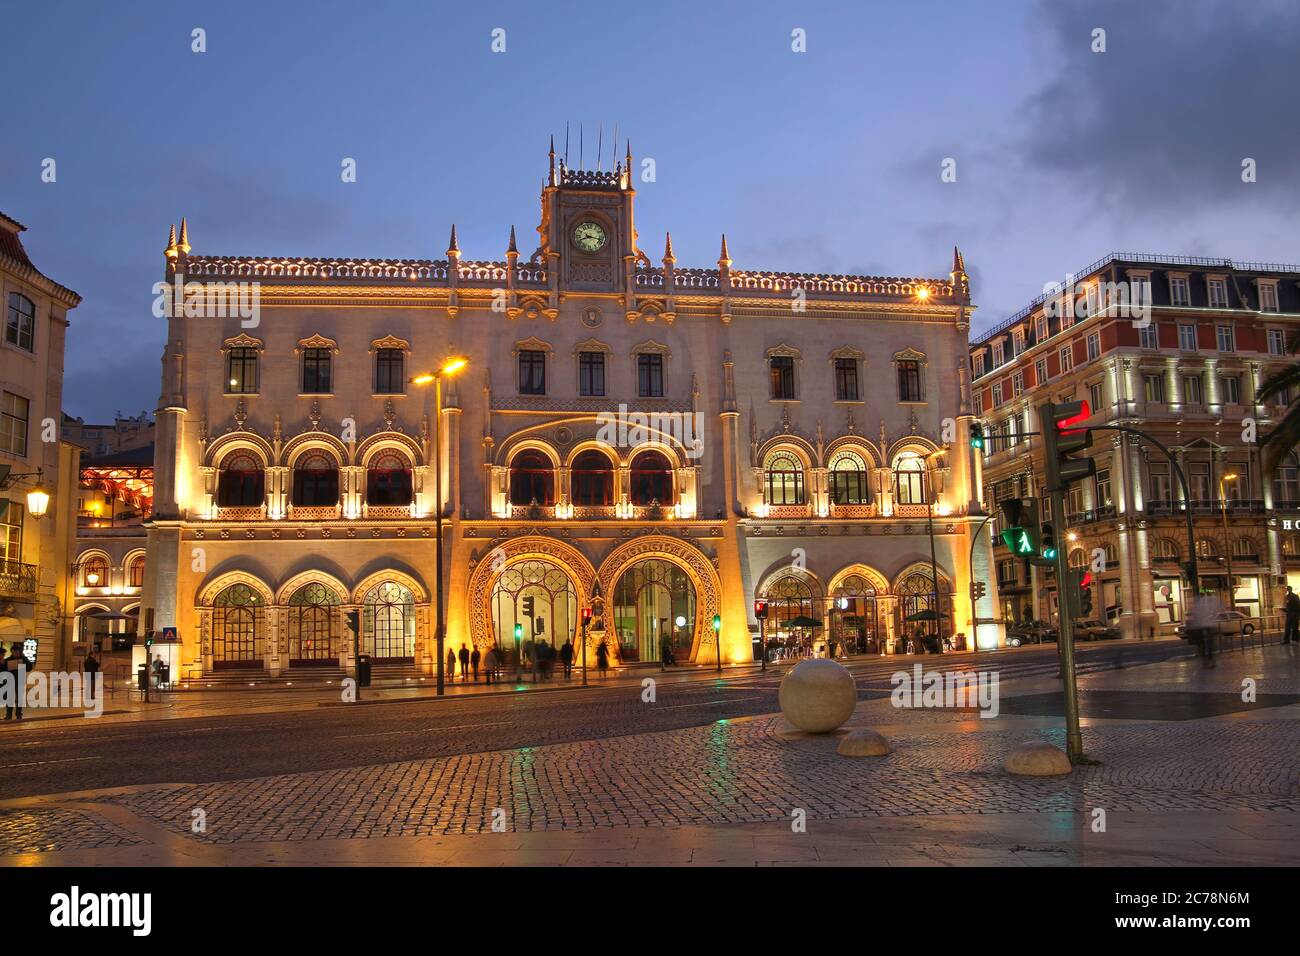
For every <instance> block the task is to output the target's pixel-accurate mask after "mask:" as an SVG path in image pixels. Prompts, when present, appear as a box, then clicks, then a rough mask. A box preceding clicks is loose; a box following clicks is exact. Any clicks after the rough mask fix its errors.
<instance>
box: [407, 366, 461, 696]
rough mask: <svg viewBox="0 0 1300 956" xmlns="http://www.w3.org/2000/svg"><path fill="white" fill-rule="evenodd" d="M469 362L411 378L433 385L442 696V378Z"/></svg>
mask: <svg viewBox="0 0 1300 956" xmlns="http://www.w3.org/2000/svg"><path fill="white" fill-rule="evenodd" d="M468 364H469V360H468V359H464V358H452V359H448V360H447V361H446V362H444V363H443V365H442V368H440V369H438V371H436V372H425V373H423V374H421V375H417V376H415V377H414V378H412V379H411V384H412V385H428V384H430V383H432V384H433V511H434V545H435V547H436V548H437V552H438V553H437V556H436V558H435V560H434V574H435V575H436V577H437V579H438V580H437V594H436V596H435V601H436V602H437V605H436V606H437V611H436V613H435V615H434V617H435V621H436V623H435V624H434V639H435V641H436V643H437V645H438V696H439V697H441V696H442V695H443V694H444V693H446V683H445V682H446V676H445V674H444V672H443V655H442V649H443V643H444V641H445V640H446V635H445V634H444V633H443V632H444V630H445V624H446V618H445V615H446V610H445V606H444V605H443V601H442V379H443V376H445V375H455V374H456V373H457V372H459V371H460V370H461V369H463V368H464V367H465V366H466V365H468Z"/></svg>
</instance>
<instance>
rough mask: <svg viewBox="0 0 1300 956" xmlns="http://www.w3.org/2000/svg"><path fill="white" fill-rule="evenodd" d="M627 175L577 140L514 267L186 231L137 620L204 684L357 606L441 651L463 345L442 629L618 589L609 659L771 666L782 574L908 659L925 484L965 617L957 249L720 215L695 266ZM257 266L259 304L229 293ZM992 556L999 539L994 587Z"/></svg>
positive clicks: (306, 644) (556, 622)
mask: <svg viewBox="0 0 1300 956" xmlns="http://www.w3.org/2000/svg"><path fill="white" fill-rule="evenodd" d="M632 168H633V167H632V158H631V154H630V151H629V153H628V155H627V156H626V158H625V160H624V161H623V162H621V163H619V164H618V166H617V167H616V169H615V170H614V171H612V172H609V171H578V170H572V169H568V168H566V167H565V165H564V164H563V162H557V160H556V157H555V155H554V153H553V152H552V153H551V156H550V165H549V168H548V170H547V176H546V180H545V184H544V186H543V189H542V196H541V221H540V224H539V225H538V227H537V237H538V241H537V247H536V251H533V252H531V253H530V254H528V253H521V252H520V251H519V249H518V247H517V245H516V240H515V232H514V230H513V229H511V230H510V241H509V244H508V248H507V250H506V254H505V259H504V260H503V261H495V262H488V261H470V260H467V259H463V258H462V256H461V251H460V249H459V245H458V242H457V238H456V232H455V228H454V227H453V229H452V231H451V242H450V245H449V248H448V249H447V252H446V257H445V258H444V259H438V260H430V259H409V260H361V259H356V260H342V259H290V258H284V259H263V258H248V257H238V256H235V257H225V256H215V255H200V254H196V253H192V252H191V251H190V244H189V241H188V229H187V228H186V225H185V224H184V223H182V229H181V234H180V238H179V239H176V238H172V239H171V240H170V241H169V243H168V249H167V270H166V274H165V281H166V287H165V288H161V289H160V291H161V293H162V296H163V298H164V299H165V301H166V311H167V313H168V317H167V322H168V336H167V346H166V350H165V354H164V356H163V392H162V400H161V401H160V403H159V408H158V410H157V413H156V421H157V453H156V469H155V474H156V483H155V498H154V502H153V514H152V518H151V520H150V522H149V527H150V530H149V560H148V562H147V578H146V585H145V589H144V598H143V602H142V603H143V607H144V612H143V614H142V619H141V624H140V627H141V630H145V629H149V628H151V627H152V628H153V629H160V628H163V627H167V626H176V627H177V628H178V629H179V635H180V642H181V644H180V647H179V656H180V661H179V667H180V669H181V673H182V677H184V676H187V675H196V674H198V673H204V674H209V673H214V672H221V671H223V670H244V669H252V670H257V671H265V672H269V673H271V674H283V673H285V672H286V671H289V672H292V671H293V670H295V669H299V668H309V667H318V668H340V667H342V668H346V667H348V666H350V663H351V655H352V640H351V637H350V634H349V632H348V630H347V628H346V624H345V622H346V619H347V612H348V611H351V610H358V611H360V612H361V613H360V618H361V625H362V636H361V646H362V650H363V652H365V653H369V654H371V655H372V656H373V657H374V658H376V659H378V660H379V661H380V662H388V663H389V664H390V665H393V666H399V667H406V668H410V669H412V670H413V671H415V670H418V671H420V672H422V673H428V672H430V671H432V670H433V669H434V655H435V643H434V634H433V622H434V610H433V605H432V601H433V595H434V592H435V588H436V581H435V577H436V575H435V571H434V521H433V515H434V512H435V508H437V507H439V505H438V503H437V502H435V491H434V487H435V480H434V477H435V476H434V467H435V458H436V456H435V447H434V435H435V427H434V426H435V423H434V421H433V417H434V405H435V397H434V389H433V387H432V386H428V385H421V384H416V383H413V382H412V381H411V379H413V378H416V377H417V376H418V375H419V374H420V373H425V372H431V371H434V370H436V369H438V368H439V367H440V366H441V365H442V364H443V363H444V361H445V360H446V359H447V358H448V357H449V356H463V357H465V358H466V359H467V360H468V364H467V365H466V367H465V368H464V369H463V370H461V371H460V372H458V373H457V374H454V375H448V376H446V377H445V378H444V379H443V381H442V401H443V408H442V415H441V429H440V431H441V446H442V454H441V460H442V471H441V476H440V477H441V487H442V498H443V500H442V503H441V507H442V508H443V510H444V514H445V516H446V520H445V523H444V535H445V555H446V562H445V568H446V579H445V582H444V584H445V588H446V619H447V647H448V648H451V649H453V650H459V648H460V647H461V645H462V644H463V645H467V646H471V647H479V648H481V649H484V650H485V649H486V648H487V647H489V646H491V645H493V644H497V645H499V646H502V647H503V648H506V649H511V648H513V646H514V643H515V626H516V624H520V625H522V627H521V630H523V631H524V633H525V635H526V637H525V638H524V640H527V639H528V637H531V636H535V638H536V639H538V640H547V641H550V642H553V643H554V644H557V645H558V644H560V643H563V641H564V640H566V639H572V640H573V641H574V643H575V646H576V645H577V644H578V643H579V640H580V615H581V609H582V608H584V607H586V606H592V605H594V607H595V609H596V613H595V614H594V618H593V620H592V625H591V628H590V630H589V633H588V640H589V642H590V643H589V647H590V648H591V654H592V655H594V650H595V648H596V647H597V646H599V644H600V643H602V642H603V643H604V644H605V646H606V647H607V648H608V649H609V650H610V651H611V656H612V658H613V660H614V661H615V662H616V663H621V664H629V663H634V662H637V661H646V660H657V659H658V657H659V655H660V654H661V653H662V650H663V646H664V644H665V643H667V642H671V644H672V645H673V647H674V649H675V655H676V657H677V659H678V660H679V661H693V662H696V663H700V664H705V663H714V662H716V661H717V659H718V655H719V654H720V655H721V659H722V660H723V661H724V662H741V661H750V660H753V659H754V645H755V641H756V640H757V639H758V624H757V622H756V620H755V618H754V611H753V600H754V598H755V596H760V597H766V598H768V599H769V600H770V601H771V603H772V607H773V611H772V615H771V617H770V618H769V621H768V624H767V632H768V633H767V636H768V638H769V639H771V640H773V641H774V642H785V641H787V640H788V641H793V640H794V638H795V637H796V636H797V635H798V634H801V633H805V632H797V631H795V630H794V629H791V628H789V627H788V626H787V624H786V623H785V622H787V621H788V620H789V619H791V618H793V617H797V616H800V615H801V614H802V615H804V616H807V617H811V618H813V619H815V620H819V621H822V622H823V624H822V627H821V628H817V629H814V630H813V631H812V632H811V633H813V634H814V635H816V636H817V637H818V638H819V639H820V638H823V637H824V636H826V634H827V633H828V631H829V632H830V633H831V634H832V636H834V637H835V639H836V640H839V641H844V642H848V643H850V644H853V645H858V644H859V643H860V644H861V646H863V647H868V648H869V649H872V650H888V651H890V652H892V651H893V649H894V639H896V638H898V637H900V636H901V635H902V633H903V631H904V627H905V626H904V623H903V619H904V618H905V617H906V616H907V615H908V614H913V613H916V612H917V611H919V610H923V609H924V608H925V607H928V606H929V602H930V592H931V585H930V583H929V582H930V554H931V551H930V538H929V536H928V534H927V514H928V513H930V511H931V504H930V503H931V502H933V517H934V531H935V535H934V542H935V555H936V563H937V566H938V569H939V578H940V580H939V587H938V590H939V592H940V601H941V604H942V605H943V609H944V612H945V613H946V614H947V613H950V614H952V615H953V617H952V618H950V619H949V620H948V623H946V624H945V625H944V631H945V634H951V633H953V632H954V631H955V632H958V633H961V634H963V635H965V636H967V637H969V635H970V633H971V623H972V622H971V614H972V606H971V603H970V600H969V592H968V585H969V582H970V579H971V567H970V564H971V542H970V537H969V530H970V526H971V524H972V523H973V521H975V520H977V519H976V518H973V517H970V516H969V515H971V513H972V511H973V510H975V511H977V510H978V504H977V502H978V500H979V495H978V489H977V480H976V474H975V468H976V463H975V460H974V456H973V454H972V453H971V452H970V450H969V448H968V447H967V442H965V441H964V440H958V441H954V440H953V439H954V436H964V435H965V434H966V430H967V428H968V425H969V423H970V421H972V420H973V419H972V418H971V414H972V411H971V405H970V394H969V388H970V383H969V380H968V372H967V369H968V366H967V338H966V333H967V329H968V326H969V317H970V311H971V308H972V306H971V303H970V295H969V287H968V280H967V275H966V271H965V267H964V265H963V263H962V261H961V257H960V256H959V255H957V254H956V253H955V252H954V257H953V265H952V269H951V272H950V274H949V275H947V276H946V277H943V278H934V279H909V278H871V277H859V276H839V275H796V274H789V273H779V272H757V271H749V270H742V269H736V268H733V264H732V261H731V258H730V255H729V254H728V252H727V245H726V240H725V237H724V239H723V241H722V244H721V247H722V251H721V255H720V257H719V260H718V263H717V267H716V268H713V269H695V268H691V269H687V268H678V266H677V263H676V260H675V257H674V255H673V251H672V243H671V239H668V240H667V241H666V242H665V249H664V252H663V255H662V256H661V257H660V259H659V261H658V262H657V263H656V262H652V261H651V259H650V258H649V256H648V255H647V253H646V252H645V251H644V250H643V249H642V247H641V246H640V245H639V244H638V236H637V232H636V229H635V227H634V222H633V202H634V198H635V190H634V188H633V187H632V183H631V181H630V176H629V172H628V171H629V170H630V169H632ZM503 233H504V230H503ZM237 283H247V284H256V289H255V290H251V291H249V292H248V294H249V295H255V299H256V302H257V304H258V307H259V308H258V310H256V311H258V312H259V313H260V314H259V315H258V316H256V317H249V315H245V317H244V318H242V319H241V318H240V317H239V316H238V315H231V314H229V313H230V312H232V311H235V310H233V309H229V310H226V311H227V313H228V314H227V317H225V318H222V317H214V316H213V315H212V314H211V313H212V312H213V311H221V309H220V301H219V300H221V299H222V298H223V297H224V298H225V299H226V300H227V301H228V302H233V301H236V300H238V299H239V295H240V294H241V293H240V291H239V289H242V288H244V287H239V288H236V285H235V284H237ZM178 286H179V287H187V288H188V289H189V291H191V292H193V293H194V295H193V296H190V297H189V298H187V297H186V296H185V295H177V294H174V292H172V291H171V290H174V289H175V288H177V287H178ZM200 299H201V300H202V303H203V304H200ZM241 301H243V300H241ZM249 301H251V300H249ZM252 311H254V310H245V312H247V313H251V312H252ZM187 313H188V314H187ZM205 313H206V314H205ZM945 442H946V451H943V452H942V453H940V454H936V452H939V451H940V450H941V449H943V448H944V447H945ZM926 456H930V457H928V458H927V457H926ZM990 559H991V550H990V549H989V548H988V546H987V538H985V547H984V548H983V550H981V549H979V548H976V549H975V553H974V561H975V566H976V574H977V575H978V576H981V577H982V578H983V579H985V580H987V579H989V577H990V566H989V561H990ZM839 598H843V600H842V601H840V600H838V599H839ZM954 598H956V599H955V600H954ZM529 606H531V607H532V609H533V615H532V616H531V617H529V616H528V615H527V614H526V608H527V607H529ZM994 608H995V601H994V595H989V596H988V597H987V598H985V599H984V601H983V603H982V605H981V610H980V616H981V618H982V619H986V620H988V621H989V622H990V623H989V624H986V626H985V630H984V633H983V634H982V636H981V640H982V642H983V643H992V642H994V641H995V640H996V639H997V634H996V630H995V628H994V627H993V626H992V623H991V622H992V618H993V616H994V615H993V612H994ZM715 616H717V617H718V618H719V619H720V625H721V630H720V637H717V638H715V633H714V627H713V621H714V618H715ZM914 628H915V625H911V624H909V625H906V629H907V630H908V631H911V630H914ZM589 660H590V661H591V662H592V663H593V664H594V662H595V658H594V656H590V657H589Z"/></svg>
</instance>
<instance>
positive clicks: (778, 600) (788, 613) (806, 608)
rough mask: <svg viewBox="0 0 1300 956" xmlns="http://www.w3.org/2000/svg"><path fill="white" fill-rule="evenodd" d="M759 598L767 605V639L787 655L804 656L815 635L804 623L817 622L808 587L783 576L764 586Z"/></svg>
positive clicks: (801, 579)
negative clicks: (789, 653)
mask: <svg viewBox="0 0 1300 956" xmlns="http://www.w3.org/2000/svg"><path fill="white" fill-rule="evenodd" d="M762 597H763V598H764V599H765V600H766V601H767V625H766V627H767V639H768V640H769V641H770V642H774V643H775V644H777V645H783V646H784V647H785V648H786V650H787V651H789V652H792V653H798V654H801V655H802V654H805V653H807V650H808V648H809V647H811V645H812V639H813V633H814V631H815V628H814V627H813V625H810V624H808V622H809V621H820V620H821V615H820V614H818V613H817V608H816V602H814V600H813V589H812V585H811V584H810V583H809V582H808V581H807V580H805V579H804V578H802V577H798V576H796V575H793V574H786V575H784V576H782V577H781V578H778V579H777V580H776V581H773V582H772V583H771V584H770V585H768V587H767V589H766V591H764V593H763V595H762Z"/></svg>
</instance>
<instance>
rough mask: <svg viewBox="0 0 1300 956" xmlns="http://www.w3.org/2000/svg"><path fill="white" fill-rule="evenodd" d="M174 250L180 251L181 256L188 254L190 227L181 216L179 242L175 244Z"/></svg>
mask: <svg viewBox="0 0 1300 956" xmlns="http://www.w3.org/2000/svg"><path fill="white" fill-rule="evenodd" d="M176 248H177V249H179V250H180V251H181V255H183V256H188V255H189V254H190V227H189V225H188V224H187V223H186V222H185V217H184V216H181V241H180V242H178V243H177V244H176Z"/></svg>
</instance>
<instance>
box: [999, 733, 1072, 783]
mask: <svg viewBox="0 0 1300 956" xmlns="http://www.w3.org/2000/svg"><path fill="white" fill-rule="evenodd" d="M1002 769H1003V770H1005V771H1006V772H1007V773H1010V774H1015V775H1016V776H1018V777H1060V776H1064V775H1065V774H1068V773H1069V772H1070V771H1071V770H1072V769H1073V768H1072V767H1071V766H1070V758H1069V757H1067V756H1066V755H1065V751H1063V750H1061V748H1059V747H1053V746H1052V745H1051V744H1049V743H1048V742H1047V741H1045V740H1028V741H1025V742H1024V743H1020V744H1016V745H1015V746H1014V747H1012V748H1011V752H1010V753H1009V754H1007V759H1006V762H1005V763H1003V764H1002Z"/></svg>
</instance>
